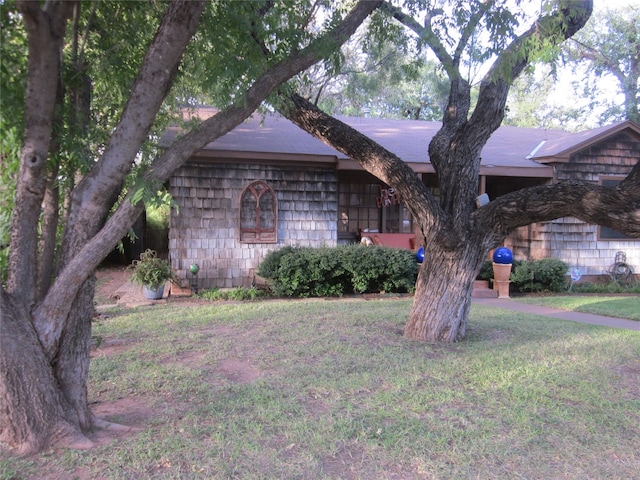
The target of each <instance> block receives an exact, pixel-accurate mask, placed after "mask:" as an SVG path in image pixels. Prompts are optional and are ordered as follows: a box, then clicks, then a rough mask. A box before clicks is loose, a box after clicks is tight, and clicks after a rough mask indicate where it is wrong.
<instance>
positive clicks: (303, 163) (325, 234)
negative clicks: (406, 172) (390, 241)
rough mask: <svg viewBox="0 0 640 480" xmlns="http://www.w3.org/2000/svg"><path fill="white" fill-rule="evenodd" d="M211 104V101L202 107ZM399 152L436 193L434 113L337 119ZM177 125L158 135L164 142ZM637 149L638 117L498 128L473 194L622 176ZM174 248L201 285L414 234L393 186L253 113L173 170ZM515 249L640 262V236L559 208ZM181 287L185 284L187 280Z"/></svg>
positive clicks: (596, 261) (601, 268)
mask: <svg viewBox="0 0 640 480" xmlns="http://www.w3.org/2000/svg"><path fill="white" fill-rule="evenodd" d="M196 113H197V114H198V115H199V116H200V117H201V118H206V117H208V116H211V115H214V114H215V110H214V109H211V108H200V109H199V110H198V111H197V112H196ZM341 120H342V121H344V122H345V123H348V124H349V125H351V126H352V127H354V128H356V129H357V130H359V131H360V132H362V133H363V134H365V135H368V136H369V137H371V138H373V139H374V140H375V141H377V142H378V143H380V144H381V145H382V146H384V147H385V148H387V149H388V150H390V151H392V152H393V153H395V154H396V155H398V156H399V157H400V158H402V159H403V160H404V161H405V162H407V163H408V164H409V165H410V166H411V168H413V170H414V171H415V172H416V173H417V174H419V175H420V176H421V177H422V179H423V181H424V182H425V184H426V185H427V186H428V187H430V188H432V189H433V192H434V193H435V194H436V195H437V194H438V185H437V181H436V176H435V174H434V170H433V166H432V165H431V164H430V163H429V158H428V153H427V147H428V144H429V141H430V139H431V138H432V136H433V135H434V134H435V133H436V132H437V131H438V129H439V128H440V123H438V122H425V121H414V120H388V119H373V118H341ZM178 133H179V130H178V128H177V127H176V128H174V129H171V130H169V131H168V132H167V134H166V135H165V136H164V137H163V142H165V145H167V144H169V143H170V142H171V141H172V139H173V138H175V136H176V135H177V134H178ZM639 159H640V126H638V125H637V124H634V123H632V122H630V121H625V122H620V123H616V124H614V125H609V126H606V127H602V128H598V129H595V130H589V131H586V132H581V133H576V134H571V133H567V132H564V131H560V130H542V129H533V128H519V127H508V126H505V127H500V128H499V129H498V131H497V132H495V134H494V135H493V136H492V137H491V139H490V140H489V142H488V143H487V145H486V146H485V148H484V149H483V151H482V163H481V169H480V189H479V192H478V195H482V194H485V193H486V194H487V195H488V198H489V199H493V198H496V197H498V196H500V195H504V194H505V193H508V192H510V191H513V190H516V189H520V188H523V187H528V186H533V185H541V184H546V183H549V182H555V181H558V180H563V179H569V178H578V179H582V180H588V181H592V182H596V183H602V184H613V183H615V182H619V181H620V180H621V179H622V178H624V176H625V175H626V174H627V173H628V172H629V171H630V170H631V168H632V167H633V165H634V164H635V163H636V162H637V161H638V160H639ZM169 188H170V192H171V194H172V196H173V198H174V200H175V202H176V204H177V206H178V209H177V210H174V211H173V212H172V216H171V221H170V232H169V256H170V258H171V262H172V265H173V267H174V269H175V270H176V271H177V272H178V273H179V275H180V276H181V277H182V278H184V279H185V284H187V283H188V282H189V281H191V274H190V273H189V267H190V265H192V264H194V263H195V264H198V266H199V267H200V270H199V273H198V283H199V288H201V289H203V288H204V289H206V288H213V287H219V288H230V287H237V286H249V285H251V284H252V283H253V282H254V280H255V271H256V268H257V267H258V265H259V264H260V262H261V261H262V259H263V258H264V257H265V255H266V254H267V253H268V252H269V251H271V250H274V249H277V248H280V247H282V246H284V245H298V246H324V245H329V246H330V245H338V244H345V243H353V242H358V241H360V238H361V235H366V234H367V233H376V232H377V233H385V234H389V233H402V234H412V233H414V224H413V219H412V218H411V215H410V214H409V212H408V210H407V209H406V208H405V207H404V206H403V204H402V202H401V201H399V199H398V198H397V195H395V192H394V191H393V189H390V188H389V187H388V186H386V185H384V184H382V183H381V182H380V181H379V180H378V179H376V178H375V177H373V176H371V175H370V174H368V173H367V172H365V171H364V170H363V169H362V168H361V167H360V166H359V165H358V164H357V163H356V162H354V161H353V160H351V159H350V158H348V157H346V156H345V155H343V154H341V153H339V152H337V151H335V150H334V149H332V148H331V147H329V146H327V145H325V144H323V143H322V142H320V141H318V140H317V139H315V138H314V137H313V136H311V135H309V134H307V133H306V132H304V131H302V130H301V129H299V128H298V127H297V126H295V125H294V124H292V123H291V122H289V121H288V120H286V119H284V118H282V117H280V116H276V115H267V116H264V117H263V116H261V115H259V114H256V115H254V116H253V117H251V118H250V119H248V120H247V121H246V122H245V123H243V124H241V125H239V126H238V127H236V128H235V129H234V130H233V131H231V132H229V133H228V134H226V135H224V136H223V137H221V138H219V139H217V140H216V141H215V142H212V143H210V144H209V145H207V146H206V147H205V148H204V149H202V150H201V151H199V152H198V153H197V154H196V155H194V156H193V157H192V158H191V159H189V161H188V162H187V163H186V164H185V165H183V166H182V167H181V168H180V169H179V170H178V171H176V172H175V174H174V175H173V176H172V178H171V179H170V184H169ZM505 244H506V245H507V246H509V247H511V248H512V250H513V251H514V255H515V258H517V259H537V258H545V257H554V258H559V259H561V260H563V261H565V262H567V263H568V264H569V265H570V266H572V267H578V268H580V270H581V272H582V273H583V274H585V275H602V274H603V273H604V272H606V270H607V269H608V268H609V266H610V265H611V264H612V263H613V261H614V258H615V256H616V253H617V252H619V251H623V252H624V253H625V255H626V260H627V263H629V264H630V265H632V267H633V268H634V270H636V271H640V239H631V238H626V237H624V236H623V235H621V234H619V233H618V232H615V231H613V230H610V229H606V228H601V227H597V226H593V225H587V224H585V223H584V222H581V221H579V220H577V219H575V218H561V219H558V220H555V221H552V222H544V223H540V224H534V225H531V226H527V227H523V228H520V229H518V230H517V231H516V232H514V233H513V234H512V235H511V236H510V237H509V238H508V239H507V241H506V242H505ZM185 286H186V285H185Z"/></svg>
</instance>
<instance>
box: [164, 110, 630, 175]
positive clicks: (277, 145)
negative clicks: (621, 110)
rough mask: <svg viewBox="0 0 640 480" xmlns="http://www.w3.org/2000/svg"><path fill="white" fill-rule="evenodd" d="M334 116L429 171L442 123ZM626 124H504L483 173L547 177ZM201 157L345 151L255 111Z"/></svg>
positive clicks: (331, 155) (340, 157)
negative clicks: (570, 128)
mask: <svg viewBox="0 0 640 480" xmlns="http://www.w3.org/2000/svg"><path fill="white" fill-rule="evenodd" d="M215 113H216V110H214V109H211V108H201V109H199V110H198V112H197V114H198V116H199V117H200V118H207V117H209V116H211V115H213V114H215ZM337 118H339V119H340V120H341V121H343V122H344V123H346V124H348V125H350V126H351V127H353V128H355V129H356V130H358V131H359V132H361V133H363V134H364V135H367V136H368V137H369V138H371V139H373V140H374V141H376V142H377V143H379V144H380V145H382V146H383V147H385V148H386V149H387V150H389V151H391V152H393V153H394V154H396V155H397V156H398V157H400V158H401V159H402V160H404V161H405V162H407V163H409V164H410V165H411V166H412V167H413V168H414V169H416V170H422V171H428V168H430V167H431V166H430V164H429V156H428V146H429V142H430V140H431V139H432V138H433V136H434V135H435V134H436V132H437V131H438V130H439V129H440V126H441V123H439V122H426V121H421V120H390V119H380V118H359V117H337ZM629 125H632V126H635V129H636V130H638V131H639V132H640V129H639V128H638V126H637V125H635V124H633V123H631V122H628V121H627V122H621V123H617V124H614V125H609V126H606V127H601V128H597V129H594V130H588V131H585V132H580V133H576V134H571V133H568V132H565V131H562V130H544V129H537V128H522V127H509V126H503V127H500V128H499V129H498V130H497V131H496V132H495V133H494V134H493V135H492V136H491V138H490V139H489V141H488V142H487V145H485V147H484V149H483V150H482V161H481V166H482V167H483V170H484V172H483V173H484V174H488V175H497V176H500V175H501V174H504V175H505V176H514V175H522V176H539V177H551V176H552V175H553V172H552V170H551V168H550V167H549V166H548V165H545V164H543V163H546V162H548V161H549V159H550V158H551V157H555V156H558V155H561V154H563V153H565V152H567V151H569V150H571V149H572V148H575V147H576V146H582V145H584V144H585V143H592V142H593V141H596V140H599V139H602V137H603V136H608V135H609V134H611V133H616V132H617V131H619V130H621V129H623V128H626V127H627V126H629ZM175 134H176V130H175V129H173V131H171V132H168V135H167V136H165V138H164V139H163V140H164V142H163V143H165V144H167V143H169V142H170V141H171V138H172V137H174V136H175ZM202 155H203V156H207V157H212V156H214V157H223V156H233V158H246V159H250V158H254V159H261V158H272V159H273V158H276V157H280V158H285V159H287V158H288V159H292V160H293V159H295V158H298V157H303V158H310V157H322V158H324V159H325V161H328V159H334V161H335V162H342V163H343V164H344V163H345V162H344V161H347V162H348V157H346V156H345V155H344V154H342V153H340V152H338V151H336V150H334V149H333V148H332V147H329V146H328V145H325V144H324V143H322V142H321V141H319V140H317V139H316V138H315V137H313V136H312V135H310V134H308V133H307V132H305V131H303V130H301V129H300V128H298V127H297V126H296V125H294V124H293V123H291V122H290V121H289V120H287V119H285V118H284V117H281V116H279V115H264V116H263V115H260V114H254V115H253V116H252V117H250V118H249V119H247V120H246V121H245V122H244V123H242V124H240V125H238V126H237V127H236V128H235V129H234V130H232V131H231V132H229V133H227V134H226V135H224V136H222V137H220V138H218V139H217V140H215V141H214V142H212V143H210V144H208V145H207V146H206V147H205V148H204V149H203V151H202ZM536 160H541V161H542V162H543V163H539V162H538V161H536ZM347 164H348V163H347ZM421 167H422V168H421ZM507 169H508V171H507ZM514 169H517V170H518V172H516V171H515V170H514ZM501 172H505V173H501Z"/></svg>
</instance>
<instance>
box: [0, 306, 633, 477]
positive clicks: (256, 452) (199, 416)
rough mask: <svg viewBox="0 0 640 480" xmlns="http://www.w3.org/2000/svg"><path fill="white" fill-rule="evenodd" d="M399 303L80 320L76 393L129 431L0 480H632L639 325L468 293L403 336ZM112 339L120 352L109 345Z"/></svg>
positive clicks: (168, 309) (144, 311)
mask: <svg viewBox="0 0 640 480" xmlns="http://www.w3.org/2000/svg"><path fill="white" fill-rule="evenodd" d="M410 307H411V299H409V298H404V299H397V298H394V299H383V300H364V299H355V300H354V299H341V300H303V301H274V300H271V301H261V302H251V303H240V304H239V303H233V304H231V303H216V304H212V305H210V306H209V305H205V306H193V305H188V304H169V305H168V306H156V307H146V308H139V309H136V310H130V311H123V312H114V313H113V314H112V316H111V317H110V318H108V319H106V320H102V321H100V322H99V323H98V324H97V325H96V326H95V328H94V335H96V336H99V337H100V338H102V340H103V350H102V351H99V352H97V355H96V356H95V357H94V359H93V361H92V364H91V371H90V385H89V389H90V392H89V393H90V399H91V401H92V402H96V405H101V404H103V403H105V402H122V401H125V400H126V401H128V403H127V405H128V407H127V408H126V409H123V410H122V411H120V412H117V413H114V414H112V415H111V416H108V417H107V419H109V420H111V421H115V422H120V423H126V424H129V425H134V426H137V427H140V428H141V429H142V430H141V431H140V432H139V433H135V434H132V435H129V436H127V437H123V438H119V439H114V440H112V441H111V442H110V443H109V444H107V445H105V446H102V447H98V448H96V449H93V450H91V451H63V452H46V453H45V454H42V455H39V456H35V457H31V458H29V459H21V460H20V459H7V458H5V459H4V460H2V461H0V477H1V478H5V479H9V478H34V479H35V478H38V479H42V478H74V475H76V476H78V475H77V472H82V473H83V475H84V477H82V478H102V479H132V478H154V479H177V478H180V479H200V478H206V479H236V478H237V479H314V480H315V479H392V478H394V479H478V478H492V479H537V478H544V479H560V478H563V479H564V478H570V479H592V478H615V479H631V478H635V477H636V476H637V472H638V471H639V470H640V451H639V450H638V438H640V387H639V385H640V333H638V332H634V331H628V330H622V329H607V328H604V327H598V326H593V325H587V324H580V323H574V322H563V321H559V320H555V319H549V318H544V317H535V316H530V315H525V314H521V313H513V312H505V311H502V310H497V309H492V308H489V307H483V306H479V305H474V306H473V308H472V313H471V321H470V325H469V328H468V337H467V339H466V340H465V341H464V342H460V343H456V344H453V345H433V344H424V343H419V342H413V341H408V340H406V339H404V337H403V336H402V329H403V326H404V322H405V320H406V318H407V315H408V313H409V310H410ZM113 345H116V346H117V347H118V349H117V350H114V351H109V350H108V349H109V348H110V346H113Z"/></svg>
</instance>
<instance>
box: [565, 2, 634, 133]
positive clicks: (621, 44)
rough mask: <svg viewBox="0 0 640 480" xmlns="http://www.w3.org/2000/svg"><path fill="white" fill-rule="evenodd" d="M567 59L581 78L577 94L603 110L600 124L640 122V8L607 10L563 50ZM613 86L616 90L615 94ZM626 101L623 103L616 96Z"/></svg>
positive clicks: (627, 6)
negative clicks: (639, 110)
mask: <svg viewBox="0 0 640 480" xmlns="http://www.w3.org/2000/svg"><path fill="white" fill-rule="evenodd" d="M563 53H564V57H565V60H566V61H567V62H568V63H569V65H571V66H572V67H573V71H574V72H575V73H576V74H577V75H578V76H580V77H581V78H580V80H576V81H575V85H574V86H575V89H576V91H579V92H581V93H582V94H583V95H584V96H585V97H586V98H589V99H591V105H590V108H594V109H597V110H600V111H601V114H600V117H601V124H604V123H610V122H612V121H617V120H624V119H628V120H633V121H634V122H636V123H640V115H639V113H638V104H639V103H640V93H639V92H640V17H639V16H638V12H637V6H632V5H631V4H629V5H623V6H618V5H616V6H611V7H605V8H603V9H602V10H601V11H599V12H598V14H597V15H593V16H592V18H591V20H590V21H589V22H588V23H587V24H586V25H585V28H583V29H582V30H581V31H580V32H578V34H576V35H575V36H574V37H573V38H572V39H571V40H569V41H568V42H567V43H566V44H565V45H564V47H563ZM612 85H615V87H614V88H615V90H614V91H612ZM617 94H621V95H622V96H623V98H624V100H623V102H622V104H620V103H619V102H618V101H616V98H615V97H616V95H617Z"/></svg>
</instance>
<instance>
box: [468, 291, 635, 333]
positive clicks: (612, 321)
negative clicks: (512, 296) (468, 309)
mask: <svg viewBox="0 0 640 480" xmlns="http://www.w3.org/2000/svg"><path fill="white" fill-rule="evenodd" d="M472 301H473V303H474V304H477V305H486V306H488V307H495V308H503V309H505V310H513V311H515V312H523V313H528V314H531V315H541V316H543V317H552V318H559V319H561V320H570V321H572V322H582V323H591V324H593V325H602V326H605V327H612V328H626V329H628V330H639V331H640V322H639V321H635V320H628V319H626V318H615V317H605V316H603V315H593V314H591V313H581V312H571V311H568V310H558V309H557V308H550V307H541V306H539V305H531V304H528V303H520V302H515V301H513V300H509V299H506V298H474V299H473V300H472Z"/></svg>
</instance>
